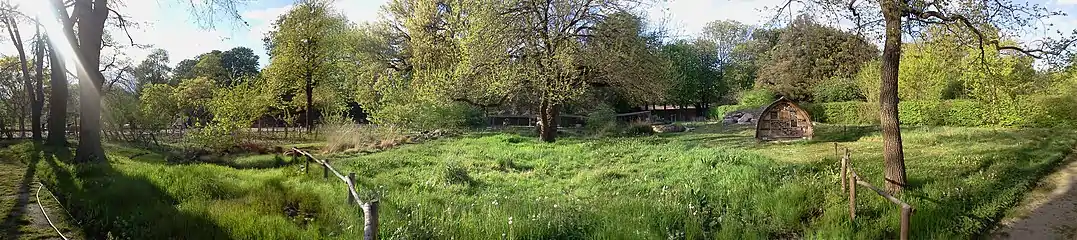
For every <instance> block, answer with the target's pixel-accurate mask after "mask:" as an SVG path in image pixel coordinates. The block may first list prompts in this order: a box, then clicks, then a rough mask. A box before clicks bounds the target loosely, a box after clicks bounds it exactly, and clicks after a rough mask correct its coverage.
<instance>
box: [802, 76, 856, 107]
mask: <svg viewBox="0 0 1077 240" xmlns="http://www.w3.org/2000/svg"><path fill="white" fill-rule="evenodd" d="M812 96H813V97H814V99H815V102H845V101H855V100H864V96H863V94H861V93H860V88H858V87H857V85H856V81H854V80H853V79H849V78H830V79H827V80H825V81H823V82H821V83H819V85H816V86H815V87H812Z"/></svg>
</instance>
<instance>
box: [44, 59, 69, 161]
mask: <svg viewBox="0 0 1077 240" xmlns="http://www.w3.org/2000/svg"><path fill="white" fill-rule="evenodd" d="M53 49H55V48H53V47H52V45H50V46H49V70H50V74H51V75H52V76H50V77H51V78H52V79H50V80H49V86H51V88H52V92H51V94H49V137H48V139H47V143H48V145H51V146H58V147H62V146H65V145H67V77H66V76H67V75H65V73H64V69H65V68H64V61H63V60H61V59H60V55H59V54H57V53H56V52H55V50H53Z"/></svg>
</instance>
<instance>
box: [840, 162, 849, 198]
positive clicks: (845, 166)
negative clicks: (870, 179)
mask: <svg viewBox="0 0 1077 240" xmlns="http://www.w3.org/2000/svg"><path fill="white" fill-rule="evenodd" d="M848 162H849V158H846V157H842V158H841V191H842V192H845V184H846V182H845V178H846V176H845V175H846V174H845V173H846V172H848V171H849V170H848V166H849V163H848Z"/></svg>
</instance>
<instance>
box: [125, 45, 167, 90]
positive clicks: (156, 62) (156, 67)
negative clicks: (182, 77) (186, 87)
mask: <svg viewBox="0 0 1077 240" xmlns="http://www.w3.org/2000/svg"><path fill="white" fill-rule="evenodd" d="M168 64H169V59H168V51H165V50H164V49H154V50H153V51H152V52H151V53H150V55H149V56H146V59H144V60H142V62H141V63H139V64H138V66H136V67H135V69H134V71H133V74H134V75H135V79H136V80H137V81H138V85H139V87H138V89H142V88H144V87H146V86H148V85H152V84H170V85H175V84H177V83H175V82H173V80H172V78H170V77H169V75H168V74H169V72H171V71H172V68H170V67H168Z"/></svg>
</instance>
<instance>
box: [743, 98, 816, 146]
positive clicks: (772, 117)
mask: <svg viewBox="0 0 1077 240" xmlns="http://www.w3.org/2000/svg"><path fill="white" fill-rule="evenodd" d="M758 118H759V119H758V120H757V122H756V125H755V138H756V139H758V140H760V141H775V140H777V141H781V140H796V139H811V138H812V136H814V133H815V132H814V130H813V129H812V123H811V116H809V115H808V111H805V110H804V109H803V108H800V106H797V104H796V103H793V101H789V100H788V99H785V98H784V97H783V98H779V99H778V100H777V101H774V103H771V104H770V105H768V106H767V107H766V108H763V111H762V112H761V113H760V116H759V117H758Z"/></svg>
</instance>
